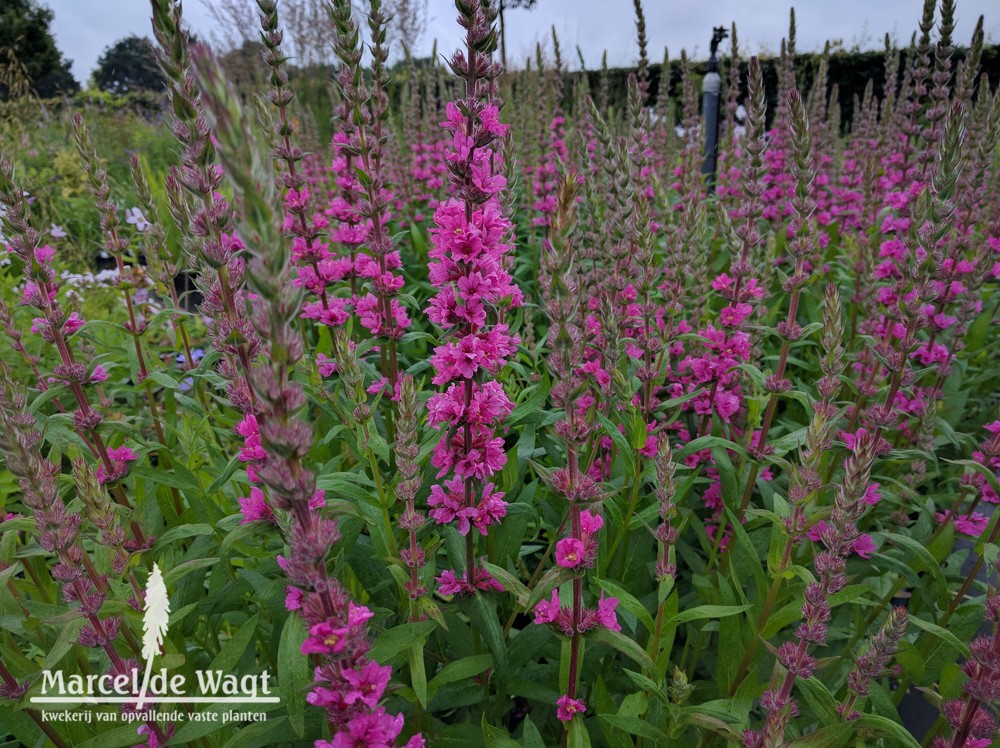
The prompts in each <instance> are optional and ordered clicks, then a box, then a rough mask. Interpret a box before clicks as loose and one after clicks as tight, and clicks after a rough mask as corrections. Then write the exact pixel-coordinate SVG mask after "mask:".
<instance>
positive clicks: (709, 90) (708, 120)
mask: <svg viewBox="0 0 1000 748" xmlns="http://www.w3.org/2000/svg"><path fill="white" fill-rule="evenodd" d="M728 35H729V34H728V33H727V32H726V29H725V28H724V27H722V26H718V27H716V28H715V29H713V33H712V46H711V50H712V52H711V56H710V57H709V58H708V69H707V71H706V72H705V79H704V80H703V81H702V88H701V90H702V96H701V113H702V117H704V121H705V153H704V157H705V160H704V161H703V162H702V165H701V173H702V174H703V175H704V177H705V182H706V186H707V188H708V191H709V193H710V194H714V192H715V172H716V169H717V163H718V158H719V99H720V98H721V93H722V77H721V76H720V75H719V60H718V58H717V57H716V52H717V51H718V48H719V42H721V41H722V40H723V39H725V38H726V37H727V36H728Z"/></svg>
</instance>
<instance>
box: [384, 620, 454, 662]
mask: <svg viewBox="0 0 1000 748" xmlns="http://www.w3.org/2000/svg"><path fill="white" fill-rule="evenodd" d="M436 628H437V623H435V622H434V621H416V622H414V623H402V624H400V625H399V626H393V627H392V628H391V629H387V630H385V631H384V632H382V634H381V635H380V636H379V637H378V638H377V639H376V640H375V642H374V643H373V644H372V648H371V649H370V650H369V652H368V656H369V657H370V658H371V659H373V660H375V661H376V662H379V663H381V664H383V665H385V664H386V663H388V661H389V660H391V659H392V658H394V657H395V656H396V655H398V654H399V653H400V652H402V651H403V650H405V649H409V648H410V647H412V646H415V645H419V646H423V644H424V641H426V640H427V637H428V636H430V634H431V632H432V631H433V630H434V629H436Z"/></svg>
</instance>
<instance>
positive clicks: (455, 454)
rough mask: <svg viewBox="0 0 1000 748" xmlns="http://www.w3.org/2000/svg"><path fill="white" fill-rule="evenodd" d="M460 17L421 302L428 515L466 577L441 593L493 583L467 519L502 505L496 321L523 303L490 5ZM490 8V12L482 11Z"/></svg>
mask: <svg viewBox="0 0 1000 748" xmlns="http://www.w3.org/2000/svg"><path fill="white" fill-rule="evenodd" d="M462 12H463V15H462V17H461V21H462V24H463V26H464V27H465V29H466V34H467V51H466V53H465V54H463V53H461V52H459V53H457V54H456V55H455V58H454V59H453V61H452V67H453V68H454V69H455V71H456V72H457V73H458V74H459V75H461V76H463V77H465V78H466V80H467V87H466V90H467V92H468V95H467V96H466V97H465V98H464V99H462V100H460V101H457V102H449V103H448V105H447V110H446V115H447V119H446V121H445V122H443V123H442V126H443V127H444V128H446V129H447V130H449V131H450V132H451V137H452V141H451V148H450V149H449V151H448V152H447V155H446V159H447V161H448V166H449V169H450V171H451V174H452V185H453V188H454V191H455V194H456V197H453V198H450V199H448V200H446V201H445V202H443V203H442V204H440V205H439V206H438V208H437V210H436V211H435V213H434V226H433V228H431V232H430V233H431V242H432V247H431V249H430V251H429V252H428V255H429V257H430V259H431V260H432V262H431V263H430V265H429V268H428V272H429V278H430V281H431V283H432V284H434V286H435V287H436V289H437V291H436V293H435V294H434V296H433V297H432V298H431V300H430V303H429V306H428V308H427V315H428V317H429V318H430V319H431V320H432V321H433V322H434V323H435V324H437V325H438V326H439V327H440V328H441V329H442V330H444V331H445V333H446V334H447V335H448V339H447V340H446V341H445V342H443V343H442V344H441V345H439V346H437V348H435V350H434V355H433V356H432V357H431V364H432V366H433V367H434V372H435V373H434V377H433V379H432V381H433V382H434V384H437V385H443V386H446V387H447V388H446V389H445V390H444V391H443V392H439V393H437V394H435V395H433V396H432V397H431V400H430V402H429V403H428V406H427V407H428V411H429V413H430V418H431V422H432V423H433V424H434V425H436V426H437V427H438V428H439V429H440V430H441V431H442V432H443V435H442V438H441V440H440V442H439V443H438V445H437V447H436V448H435V450H434V455H433V458H432V463H433V464H434V466H435V467H437V468H438V469H439V473H438V477H439V478H442V477H444V476H446V475H448V474H449V473H454V475H455V477H454V478H452V479H450V480H446V481H444V482H443V483H442V484H440V485H435V486H432V488H431V497H430V499H429V500H428V503H429V505H430V506H432V507H435V509H434V510H432V512H431V516H432V517H433V518H434V519H435V521H437V522H438V523H439V524H444V523H451V522H457V524H458V530H459V532H460V533H462V534H463V535H466V538H467V558H466V566H467V568H466V569H465V580H464V582H458V581H456V577H455V575H454V573H453V572H448V571H446V572H444V573H443V574H442V575H441V576H440V577H439V578H438V581H439V582H440V583H442V585H443V588H442V592H445V591H446V590H447V592H449V593H451V592H458V591H463V592H471V591H473V590H474V589H477V588H478V589H493V588H495V587H496V583H495V582H493V581H491V579H490V577H489V575H487V574H485V572H482V571H480V570H477V569H476V568H475V563H474V553H473V546H472V537H471V535H469V534H468V533H469V529H470V527H471V526H475V527H476V529H477V530H479V532H480V533H482V534H484V535H485V534H486V532H487V528H488V527H489V526H490V525H492V524H495V523H496V522H498V521H499V520H500V519H501V518H502V517H503V516H504V515H505V513H506V506H507V505H506V502H505V501H504V498H503V497H504V495H503V493H502V492H497V491H496V486H495V484H494V483H492V482H490V481H489V480H488V479H489V478H490V477H491V476H493V475H495V474H496V473H498V472H499V471H500V470H501V469H502V468H503V466H504V464H506V461H507V457H506V455H505V454H504V451H503V439H502V438H501V437H499V436H497V435H496V434H495V431H494V429H495V427H496V426H497V424H498V423H500V422H501V421H503V419H505V418H506V417H507V415H508V414H509V413H510V411H511V409H512V407H513V406H512V405H511V402H510V399H509V398H508V397H507V394H506V392H505V391H504V389H503V387H502V385H500V383H499V382H497V381H496V380H495V379H491V377H495V376H496V375H497V374H498V373H499V371H500V369H501V367H503V365H504V364H505V363H506V362H507V359H508V357H509V356H510V355H511V354H513V353H514V352H515V350H516V346H517V342H518V340H517V337H516V336H515V335H513V334H512V333H511V332H510V329H509V327H508V326H507V325H506V324H503V323H502V322H500V321H499V320H500V319H502V315H503V313H504V312H505V311H506V310H507V309H510V308H512V307H516V306H518V305H520V304H521V301H522V296H521V292H520V290H519V289H518V288H517V286H516V285H514V283H513V281H512V279H511V275H510V258H509V256H508V255H509V253H510V250H511V232H512V228H511V224H510V221H509V220H508V218H507V216H506V215H505V214H504V210H503V207H502V205H501V203H500V200H499V197H498V195H499V193H500V192H501V191H502V190H503V189H504V188H505V187H506V179H505V177H504V176H503V174H502V173H499V172H500V171H501V170H502V167H503V155H502V153H501V152H500V151H499V150H497V143H498V140H499V139H500V138H502V137H503V136H504V135H505V134H506V133H507V129H508V125H505V124H501V122H500V120H499V109H498V107H497V104H496V103H495V102H493V101H492V98H493V91H492V86H493V80H494V78H495V77H496V75H497V73H498V72H499V68H498V66H497V65H496V63H494V62H493V61H492V60H491V57H490V52H489V49H490V48H489V46H488V40H490V39H493V40H494V41H495V36H494V34H493V31H492V20H493V19H492V11H489V10H484V9H483V8H481V7H480V6H478V5H477V6H475V7H474V8H472V7H468V8H466V7H464V6H463V10H462ZM488 14H489V15H488Z"/></svg>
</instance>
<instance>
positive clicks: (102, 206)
mask: <svg viewBox="0 0 1000 748" xmlns="http://www.w3.org/2000/svg"><path fill="white" fill-rule="evenodd" d="M73 139H74V141H75V143H76V149H77V153H79V155H80V160H81V162H82V163H83V169H84V172H85V173H86V174H87V181H88V188H89V190H90V194H91V195H92V196H93V197H94V200H95V201H96V207H97V211H98V213H100V215H101V231H102V232H103V233H104V237H105V242H104V247H105V249H106V250H107V251H108V253H109V254H110V255H111V256H112V257H114V258H115V267H116V270H117V271H118V275H117V277H116V278H115V285H116V286H117V287H118V288H119V289H120V290H121V292H122V298H123V299H124V300H125V310H126V312H127V314H128V319H127V320H126V322H125V323H124V328H125V331H126V332H127V333H128V334H129V336H130V337H131V338H132V345H133V346H134V349H135V357H136V362H137V367H138V371H137V373H136V383H137V384H139V385H140V386H141V387H142V388H143V391H144V392H145V394H146V404H147V405H148V406H149V415H150V418H151V419H152V422H153V431H154V432H155V434H156V440H157V442H158V443H159V444H165V443H166V441H167V440H166V436H165V435H164V431H163V424H162V423H161V420H162V419H161V416H160V408H159V405H158V404H157V402H156V396H155V394H154V393H153V383H152V382H151V381H149V367H148V365H147V363H146V358H147V356H146V353H145V351H144V348H143V342H142V341H143V336H144V335H145V333H146V330H147V322H146V320H145V319H144V318H143V316H142V314H141V313H140V312H139V310H138V308H137V305H136V303H135V301H134V298H133V297H134V295H135V294H134V293H133V290H134V289H135V288H136V286H137V285H139V278H141V273H142V271H141V270H138V269H137V268H136V267H135V266H134V265H129V266H126V264H125V252H126V250H127V249H128V246H129V241H128V238H127V237H125V236H123V235H122V233H121V221H120V220H119V218H118V206H117V205H115V204H114V202H112V200H111V187H110V185H109V183H108V172H107V169H106V168H105V167H104V165H103V164H102V163H101V160H100V157H99V155H98V153H97V149H96V148H95V147H94V140H93V138H92V137H91V135H90V130H89V129H88V128H87V125H86V123H85V122H84V119H83V115H82V114H80V113H77V114H74V115H73ZM188 360H190V359H188ZM156 454H157V457H158V459H161V460H163V461H164V463H165V464H166V465H168V466H172V464H173V463H172V460H171V457H170V454H169V452H167V451H166V450H157V453H156ZM171 493H172V496H173V502H174V511H175V512H177V515H178V516H180V515H181V514H182V513H183V511H184V505H183V502H182V501H181V497H180V493H179V492H178V491H177V489H176V488H172V489H171Z"/></svg>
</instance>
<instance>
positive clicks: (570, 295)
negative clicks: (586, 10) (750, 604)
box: [534, 172, 621, 742]
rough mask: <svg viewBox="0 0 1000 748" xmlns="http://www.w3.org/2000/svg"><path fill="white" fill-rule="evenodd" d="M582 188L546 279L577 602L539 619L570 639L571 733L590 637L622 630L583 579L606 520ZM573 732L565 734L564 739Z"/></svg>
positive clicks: (566, 195)
mask: <svg viewBox="0 0 1000 748" xmlns="http://www.w3.org/2000/svg"><path fill="white" fill-rule="evenodd" d="M578 190H579V180H578V178H577V175H576V173H575V172H569V173H568V174H566V175H565V176H564V177H563V180H562V183H561V186H560V189H559V192H558V196H559V197H558V200H557V203H556V206H557V209H556V210H555V211H554V212H553V214H552V216H551V221H550V223H549V225H548V240H547V242H546V252H545V254H544V255H543V258H542V270H543V272H542V275H541V277H540V280H541V283H540V287H541V290H542V298H543V300H544V302H545V309H546V312H547V314H548V317H549V322H550V326H549V335H548V342H549V346H550V352H549V356H548V359H549V360H548V365H549V369H550V371H551V372H552V376H553V380H554V382H555V384H554V385H553V387H552V399H553V403H554V405H555V406H556V407H557V408H559V409H561V410H562V413H563V417H562V419H560V420H559V421H558V423H557V424H556V426H555V435H556V438H557V439H558V440H559V441H560V442H562V444H563V449H564V452H565V455H566V464H565V466H564V467H562V468H559V469H557V470H555V471H553V473H552V474H551V476H550V477H549V479H548V481H547V482H548V483H549V485H550V487H551V488H552V489H553V490H554V491H555V493H556V494H557V495H558V496H559V497H561V498H563V499H565V500H566V502H567V503H568V510H569V527H568V533H567V535H566V537H563V538H561V539H560V540H559V541H558V542H557V543H556V545H555V560H556V564H557V566H558V567H560V568H561V569H563V570H565V571H566V572H567V573H568V574H570V575H571V576H572V581H571V586H572V592H571V596H572V597H571V602H570V604H569V605H568V606H564V605H563V604H562V602H561V599H560V595H559V590H558V589H554V590H553V591H552V596H551V598H550V599H548V600H543V601H541V602H539V603H538V605H537V606H536V607H535V611H534V614H535V623H536V624H550V625H552V626H554V627H555V628H556V629H557V630H559V631H560V632H561V633H562V634H563V635H565V636H567V637H569V639H570V649H569V655H568V663H567V681H566V692H565V693H563V694H562V695H561V696H560V697H559V699H558V700H557V702H556V703H557V705H558V709H557V711H556V716H557V717H558V719H559V720H560V721H562V722H563V723H565V724H566V729H567V730H568V729H569V724H570V723H572V722H573V721H574V715H576V714H583V713H584V712H585V711H586V709H587V706H586V702H585V701H584V700H583V699H582V698H580V697H579V688H580V683H579V680H580V673H581V670H582V665H583V663H582V650H581V645H582V636H583V634H584V633H586V632H587V631H588V630H590V629H592V628H594V627H595V626H605V627H607V628H610V629H612V630H615V631H619V630H621V627H620V626H619V625H618V619H617V615H616V613H615V609H616V607H617V605H618V600H617V599H616V598H605V597H604V595H603V594H602V595H601V597H600V600H599V601H598V603H597V607H596V609H595V608H588V607H586V606H585V605H584V602H583V590H584V575H585V574H586V572H587V570H588V569H590V568H593V567H594V564H595V561H596V558H597V551H598V547H599V542H598V541H599V534H600V531H601V528H602V527H603V526H604V519H603V517H601V515H600V513H599V512H597V511H596V510H594V511H591V510H592V509H594V503H595V501H596V500H597V499H598V497H599V493H598V486H597V482H596V481H595V480H594V479H593V478H592V477H591V476H590V475H588V474H587V470H586V465H585V464H581V453H582V452H583V451H585V450H586V447H587V445H588V443H589V441H590V440H591V439H592V437H593V435H594V427H593V424H592V423H591V422H590V419H589V418H588V411H589V410H590V404H591V403H593V401H594V394H593V393H594V392H595V391H596V390H595V389H594V388H593V384H592V383H593V380H594V371H595V367H593V366H588V365H587V363H586V362H585V348H586V344H585V336H584V333H583V329H582V328H581V326H580V324H579V322H580V315H579V311H578V308H579V307H580V306H581V303H582V301H583V298H582V295H581V291H582V289H581V286H580V282H579V278H578V277H577V276H578V275H579V273H580V269H579V268H578V267H577V264H576V263H575V262H574V255H575V251H574V246H573V245H574V243H575V242H574V238H573V236H572V231H573V227H574V225H575V223H576V196H577V192H578ZM604 376H605V377H607V373H606V372H605V373H604ZM604 384H605V386H606V385H607V382H605V383H604ZM564 526H565V521H564ZM567 734H568V733H564V742H565V740H566V737H565V736H566V735H567Z"/></svg>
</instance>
